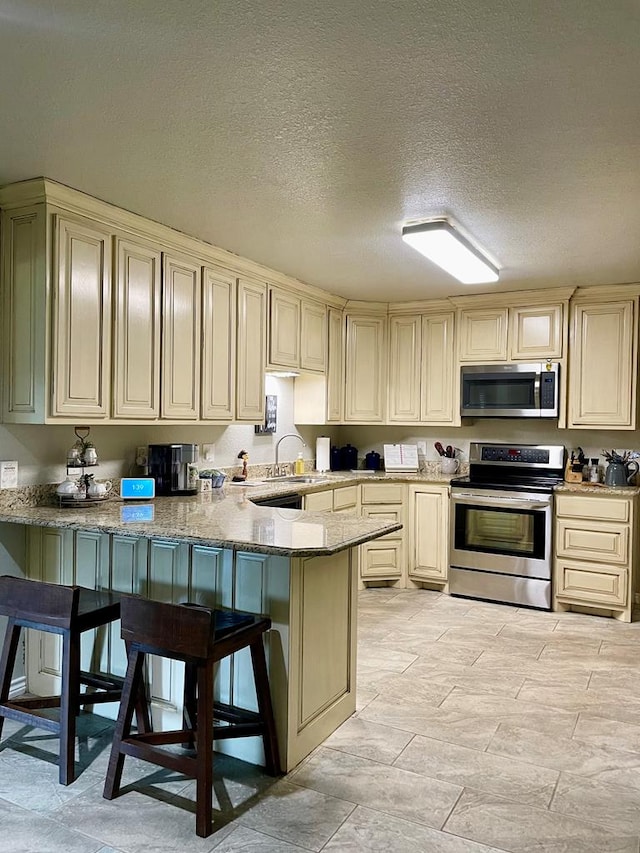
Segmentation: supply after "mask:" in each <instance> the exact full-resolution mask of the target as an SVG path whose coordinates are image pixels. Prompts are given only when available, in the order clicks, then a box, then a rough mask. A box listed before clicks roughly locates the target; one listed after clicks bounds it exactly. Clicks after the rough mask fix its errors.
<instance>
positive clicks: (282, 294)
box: [268, 287, 300, 368]
mask: <svg viewBox="0 0 640 853" xmlns="http://www.w3.org/2000/svg"><path fill="white" fill-rule="evenodd" d="M268 364H269V367H272V366H273V367H285V368H286V367H291V368H297V367H300V299H299V297H297V296H293V295H292V294H291V293H288V292H287V291H286V290H281V289H280V288H277V287H269V360H268Z"/></svg>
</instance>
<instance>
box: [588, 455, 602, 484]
mask: <svg viewBox="0 0 640 853" xmlns="http://www.w3.org/2000/svg"><path fill="white" fill-rule="evenodd" d="M589 482H590V483H599V482H600V465H599V464H598V460H597V459H592V460H591V464H590V465H589Z"/></svg>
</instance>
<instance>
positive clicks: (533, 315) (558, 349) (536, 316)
mask: <svg viewBox="0 0 640 853" xmlns="http://www.w3.org/2000/svg"><path fill="white" fill-rule="evenodd" d="M510 310H511V330H510V338H511V358H512V359H514V360H518V359H520V360H525V361H527V360H536V361H537V360H539V359H543V358H560V357H561V356H562V316H563V311H562V305H549V306H539V307H535V308H511V309H510Z"/></svg>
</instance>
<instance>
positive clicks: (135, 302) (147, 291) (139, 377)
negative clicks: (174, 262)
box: [113, 237, 162, 419]
mask: <svg viewBox="0 0 640 853" xmlns="http://www.w3.org/2000/svg"><path fill="white" fill-rule="evenodd" d="M115 264H116V269H115V277H114V279H115V294H114V314H115V317H114V324H113V382H114V388H113V417H114V418H118V419H120V418H132V419H133V418H135V419H137V418H141V419H142V418H154V419H155V418H157V417H158V416H159V414H160V307H161V304H160V300H161V290H160V282H161V266H162V258H161V253H160V250H159V249H158V248H157V247H155V246H152V245H146V244H144V243H138V242H134V241H132V240H129V239H125V238H120V237H119V238H118V239H117V240H116V250H115Z"/></svg>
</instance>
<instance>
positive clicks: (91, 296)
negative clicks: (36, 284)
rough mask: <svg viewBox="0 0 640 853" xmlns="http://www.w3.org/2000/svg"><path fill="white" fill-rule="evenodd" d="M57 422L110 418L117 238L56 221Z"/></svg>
mask: <svg viewBox="0 0 640 853" xmlns="http://www.w3.org/2000/svg"><path fill="white" fill-rule="evenodd" d="M53 230H54V247H55V253H54V262H53V273H54V275H53V306H54V307H53V318H52V319H53V324H52V328H53V348H52V368H53V369H52V378H53V394H52V401H51V415H52V416H53V417H75V418H77V417H80V416H87V417H89V418H107V417H108V416H109V408H110V400H111V248H112V247H111V241H112V237H111V234H110V233H109V232H108V231H107V230H105V229H101V228H99V227H97V226H96V225H94V223H92V222H91V221H90V220H85V219H83V218H80V217H78V218H77V219H76V218H75V217H74V218H66V217H62V216H57V215H56V216H55V217H54V223H53Z"/></svg>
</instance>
